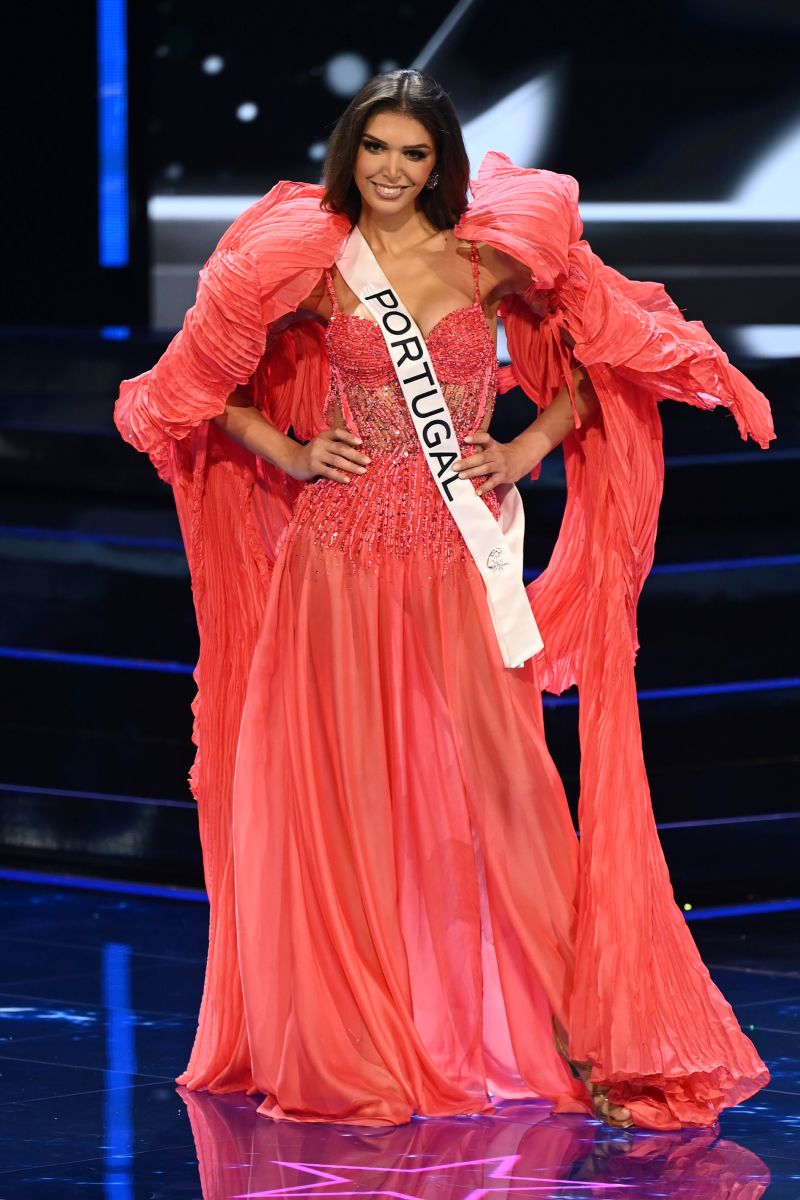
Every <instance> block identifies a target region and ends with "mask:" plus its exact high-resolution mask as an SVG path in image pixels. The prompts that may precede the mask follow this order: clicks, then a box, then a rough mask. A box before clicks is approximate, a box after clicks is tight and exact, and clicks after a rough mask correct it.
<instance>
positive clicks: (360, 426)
mask: <svg viewBox="0 0 800 1200" xmlns="http://www.w3.org/2000/svg"><path fill="white" fill-rule="evenodd" d="M467 167H468V164H467V158H466V154H465V151H464V147H463V141H462V138H461V133H460V129H459V126H458V122H457V118H456V116H455V113H454V111H453V109H452V106H451V104H450V102H449V100H448V99H447V97H446V96H445V95H444V93H443V92H442V91H441V89H440V88H439V87H438V85H437V84H436V83H435V82H434V81H433V80H431V79H429V78H428V77H426V76H423V75H421V74H419V73H418V72H415V71H397V72H392V73H391V74H389V75H385V76H378V77H377V78H375V79H373V80H372V81H371V82H370V83H368V84H367V85H366V86H365V88H364V89H362V91H361V92H360V93H359V94H358V95H357V96H356V97H355V98H354V100H353V101H352V103H351V104H350V106H349V107H348V109H347V111H346V112H345V113H344V114H343V116H342V118H341V119H340V121H339V123H338V125H337V127H336V129H335V131H334V133H333V136H332V138H331V141H330V148H329V153H328V159H327V162H326V188H325V189H324V190H323V189H322V188H318V187H311V186H309V185H304V184H279V185H278V186H277V188H275V189H273V191H272V192H271V193H269V194H268V195H267V196H266V197H264V198H263V199H262V200H260V201H259V202H258V203H257V204H255V205H253V206H252V207H251V208H250V209H248V210H247V211H246V212H245V213H244V214H242V216H241V217H240V218H239V219H238V220H237V221H236V222H234V225H233V226H232V227H231V229H230V230H228V232H227V233H226V234H225V235H224V237H223V238H222V240H221V242H220V244H219V246H218V247H217V250H216V251H215V253H214V255H212V258H211V259H210V260H209V262H208V263H207V264H206V266H205V268H204V270H203V272H201V277H200V286H199V289H198V297H197V303H196V304H195V306H194V308H193V309H192V310H190V312H189V313H188V314H187V318H186V321H185V323H184V327H183V330H182V331H181V333H179V334H178V335H177V336H176V338H175V339H174V341H173V342H172V343H171V345H170V347H169V348H168V349H167V351H166V352H165V354H164V355H163V356H162V358H161V359H160V360H159V362H158V363H157V364H156V365H155V367H154V368H153V369H152V370H151V371H149V372H146V373H145V374H144V375H142V376H139V377H138V378H137V379H134V380H127V381H124V382H123V385H122V389H121V393H120V398H119V401H118V404H117V409H116V419H117V424H118V426H119V428H120V431H121V432H122V433H123V436H125V437H126V438H127V439H128V440H129V441H131V442H132V443H133V444H134V445H136V446H137V448H139V449H141V450H144V451H146V452H147V453H149V455H150V457H151V459H152V461H153V462H154V463H155V465H156V466H157V468H158V470H159V473H160V474H161V476H162V478H164V479H165V480H167V481H168V482H170V483H171V485H172V487H173V489H174V492H175V497H176V503H177V507H178V513H179V516H180V520H181V526H182V530H183V534H184V539H185V542H186V546H187V554H188V557H189V562H190V566H191V569H192V581H193V592H194V598H195V604H196V608H197V616H198V625H199V629H200V634H201V654H200V660H199V663H198V669H197V673H196V679H197V682H198V695H197V697H196V700H195V704H194V712H195V718H196V719H195V735H194V736H195V741H196V743H197V745H198V754H197V758H196V761H195V765H194V768H193V771H192V786H193V791H194V794H195V796H196V797H197V799H198V803H199V806H200V821H201V836H202V841H203V851H204V865H205V871H206V881H207V887H208V891H209V897H210V901H211V925H210V936H209V960H208V967H207V976H206V986H205V990H204V997H203V1004H202V1008H201V1014H200V1024H199V1029H198V1034H197V1038H196V1041H195V1046H194V1050H193V1053H192V1058H191V1061H190V1063H189V1067H188V1069H187V1071H186V1072H185V1074H184V1075H182V1076H181V1077H180V1079H179V1082H181V1083H185V1084H186V1085H187V1086H188V1087H190V1088H193V1089H201V1088H202V1089H209V1090H211V1091H216V1092H224V1091H234V1090H239V1089H248V1090H250V1091H254V1092H259V1093H263V1094H264V1095H265V1097H266V1098H265V1100H264V1101H263V1103H262V1104H261V1106H260V1108H259V1111H260V1112H262V1113H264V1114H266V1115H269V1116H272V1117H274V1118H278V1119H290V1120H299V1121H308V1120H311V1121H314V1120H316V1121H320V1120H321V1121H336V1122H347V1123H355V1124H366V1125H380V1124H397V1123H400V1122H404V1121H407V1120H408V1119H409V1118H410V1117H411V1116H412V1115H414V1114H415V1113H416V1114H420V1115H427V1116H436V1115H453V1114H465V1113H477V1112H489V1111H491V1110H492V1100H498V1099H502V1098H507V1097H515V1098H524V1097H535V1096H538V1097H543V1098H545V1099H547V1100H548V1101H550V1103H551V1104H552V1106H553V1107H554V1109H555V1110H556V1111H561V1112H569V1111H578V1112H582V1111H592V1107H593V1106H594V1110H595V1111H596V1112H597V1113H598V1115H600V1116H601V1117H602V1118H603V1119H604V1120H606V1121H607V1122H609V1123H610V1124H618V1125H630V1124H636V1125H640V1126H643V1127H650V1128H662V1129H669V1128H673V1129H674V1128H680V1127H682V1126H683V1125H708V1124H711V1123H712V1122H713V1121H714V1120H715V1119H716V1117H717V1115H718V1113H719V1111H720V1110H721V1109H722V1108H724V1107H726V1106H728V1105H730V1104H735V1103H737V1102H738V1101H740V1100H742V1099H744V1098H746V1097H747V1096H749V1095H752V1094H753V1092H755V1091H756V1090H757V1089H758V1088H760V1087H762V1086H763V1085H764V1084H765V1083H766V1082H767V1080H768V1073H767V1070H766V1067H765V1066H764V1064H763V1062H762V1061H761V1059H760V1058H759V1057H758V1055H757V1053H756V1051H755V1049H754V1048H753V1046H752V1044H751V1043H750V1042H749V1040H748V1039H747V1038H746V1037H745V1036H744V1034H743V1033H742V1032H741V1030H740V1029H739V1026H738V1024H737V1022H736V1019H735V1017H734V1015H733V1013H732V1011H731V1009H730V1007H729V1006H728V1005H727V1003H726V1001H725V1000H724V998H723V997H722V996H721V995H720V993H719V991H718V990H717V989H716V987H715V986H714V984H713V983H712V981H711V979H710V977H709V975H708V972H707V970H706V969H705V967H704V966H703V964H702V962H701V961H700V958H699V956H698V954H697V950H696V948H695V946H694V942H693V941H692V939H691V936H690V934H689V932H688V929H687V927H686V924H685V922H684V920H683V917H682V915H681V914H680V912H679V910H678V909H677V907H676V905H675V903H674V899H673V896H672V891H671V888H670V885H669V879H668V875H667V871H666V866H665V864H664V859H663V855H662V854H661V850H660V846H659V844H658V838H657V835H656V832H655V826H654V823H653V818H652V811H651V806H650V802H649V793H648V789H647V780H646V776H645V773H644V767H643V764H642V761H641V744H640V739H639V726H638V713H637V709H636V692H635V686H634V681H633V661H634V657H635V651H636V648H637V643H636V634H635V606H636V600H637V598H638V594H639V591H640V590H641V586H642V584H643V582H644V578H645V577H646V575H647V572H648V570H649V567H650V564H651V562H652V554H653V543H654V538H655V528H656V517H657V510H658V502H659V498H660V491H661V479H662V475H663V457H662V454H661V448H660V438H659V434H660V428H659V422H658V412H657V401H658V400H659V399H660V398H662V397H665V396H670V397H673V398H676V399H681V400H685V401H687V402H689V403H694V404H696V405H699V406H701V407H707V408H710V407H716V406H718V405H723V406H725V407H727V408H728V409H730V410H731V411H732V412H733V413H734V415H735V416H736V419H737V422H738V424H739V427H740V430H741V431H742V434H743V436H746V435H747V434H748V433H750V434H751V435H752V436H753V437H755V438H756V440H758V441H759V442H760V443H761V444H762V445H764V446H766V445H767V444H768V443H769V441H770V439H771V438H772V437H773V436H774V435H773V433H772V427H771V422H770V416H769V407H768V405H767V402H766V399H765V398H764V397H763V396H762V395H761V394H760V393H759V392H757V391H756V389H755V388H753V387H752V385H751V384H750V383H749V382H748V381H747V380H746V379H744V377H743V376H741V374H740V373H739V372H737V371H736V370H735V369H734V368H733V367H731V366H730V364H729V363H728V361H727V359H726V357H725V355H724V354H723V353H722V351H721V350H720V348H719V347H718V346H716V344H715V343H714V342H713V341H712V340H711V339H710V337H709V336H708V334H707V332H706V331H705V330H704V329H703V327H702V326H701V325H700V324H699V323H697V322H695V323H692V324H687V323H686V322H684V321H683V318H682V317H681V315H680V313H679V311H678V310H677V309H676V307H675V306H674V304H672V302H671V300H670V299H669V297H667V296H666V294H665V292H664V290H663V288H661V287H660V286H659V285H654V284H641V283H633V282H631V281H629V280H626V279H624V277H622V276H619V275H618V274H617V273H616V272H613V271H611V270H610V269H609V268H607V267H605V266H604V265H603V264H602V263H600V261H599V260H598V259H597V258H596V256H594V255H593V254H592V252H591V250H590V249H589V247H588V245H587V243H586V242H585V241H581V240H579V239H580V232H581V224H580V218H579V216H578V211H577V186H576V185H575V181H574V180H572V179H571V178H570V177H569V176H562V175H555V174H553V173H551V172H546V171H523V170H520V169H518V168H516V167H514V166H513V164H511V163H510V161H509V160H508V159H506V158H505V157H504V156H502V155H497V154H492V155H488V156H487V159H486V160H484V163H483V165H482V167H481V171H480V172H479V174H478V178H477V180H475V181H473V184H472V191H473V201H472V203H471V204H470V205H467V198H466V188H467V181H468V171H467ZM359 237H363V239H365V241H366V244H367V246H368V247H369V249H370V250H371V251H372V254H373V255H374V259H373V260H372V261H373V262H375V263H377V269H378V270H379V271H382V273H383V275H384V276H385V277H386V280H387V281H388V283H389V284H391V287H392V288H393V289H394V290H395V291H396V293H397V295H398V296H399V297H400V300H401V302H404V304H405V307H406V309H407V311H408V313H409V314H410V315H411V317H412V318H413V320H414V321H416V324H417V326H418V329H419V332H420V334H421V336H422V338H424V341H425V343H426V344H427V350H428V352H429V355H430V361H431V363H432V368H433V369H434V371H435V375H436V376H437V377H438V379H439V382H440V384H441V395H442V396H443V398H444V400H445V402H446V405H447V408H448V409H449V413H450V417H451V419H452V423H453V425H454V427H455V432H456V434H457V436H458V441H459V445H461V446H463V448H464V449H463V454H462V455H461V456H460V458H458V459H457V460H456V461H455V462H452V463H451V464H450V465H451V467H452V471H453V474H454V475H456V476H457V477H458V478H459V479H462V480H469V481H470V483H471V486H472V488H473V489H474V491H475V492H476V493H477V496H478V497H480V503H481V504H482V505H485V506H486V507H487V508H488V510H489V511H490V512H491V513H492V516H493V517H494V518H495V521H496V522H498V524H499V523H500V521H501V516H502V512H501V505H500V501H499V498H498V490H497V489H500V492H501V493H503V492H506V491H507V489H508V488H509V487H510V486H511V485H513V483H514V482H515V481H517V480H519V479H521V478H522V476H523V475H525V474H527V473H533V474H535V473H536V471H537V469H538V465H539V463H540V462H541V460H542V458H543V457H544V455H545V454H546V453H548V452H549V451H550V450H551V449H552V448H553V447H554V446H556V445H558V444H560V443H562V442H563V443H564V453H565V462H566V471H567V483H568V501H567V508H566V511H565V516H564V521H563V524H562V529H561V532H560V535H559V539H558V542H557V545H556V547H555V549H554V552H553V556H552V558H551V561H550V564H549V566H548V569H547V571H545V572H544V574H543V575H542V576H541V577H540V578H539V579H538V580H537V581H536V584H534V585H532V586H531V587H530V588H529V589H528V597H529V599H530V601H531V604H532V608H533V612H534V615H535V618H536V622H537V623H538V627H539V629H540V630H541V634H542V637H543V641H544V649H543V650H542V651H541V653H540V654H537V655H534V656H531V655H530V654H526V656H525V661H524V662H523V663H522V665H517V664H514V665H507V660H506V659H505V657H504V655H503V654H502V653H501V639H500V636H499V633H496V627H495V625H494V612H493V610H492V609H491V605H490V604H489V592H488V587H489V584H487V583H486V582H485V579H484V576H482V574H481V573H480V571H479V569H478V565H477V563H476V561H474V560H473V558H472V557H471V555H470V553H469V551H468V547H467V544H466V541H465V538H464V537H462V534H461V532H460V530H459V528H458V527H457V526H456V524H455V522H454V520H453V517H452V515H451V512H449V511H448V510H447V507H446V505H445V503H444V500H443V496H442V494H441V491H440V487H439V484H438V483H437V481H436V479H435V478H434V474H433V473H432V469H429V461H428V460H426V458H425V456H424V455H423V453H422V443H421V442H420V441H419V440H418V437H417V432H416V430H415V426H414V424H413V423H412V420H411V415H410V411H409V409H408V408H407V407H406V403H405V400H404V396H403V392H402V391H401V387H400V383H399V378H400V377H399V376H398V374H396V373H395V367H394V364H393V360H392V357H391V355H390V351H391V345H390V342H384V340H383V337H382V334H381V329H380V328H379V326H378V325H377V324H376V323H375V321H374V319H373V315H374V314H373V310H372V309H371V308H370V307H369V305H368V299H369V298H368V296H367V291H368V290H369V289H365V290H364V291H363V292H362V290H361V289H359V294H358V295H357V294H356V293H355V292H354V291H353V290H352V288H351V287H350V286H349V284H348V283H347V282H345V277H344V274H343V270H344V269H345V263H348V262H349V259H348V256H347V254H346V253H345V251H346V250H347V248H348V247H350V246H352V245H354V244H356V242H355V240H353V239H358V238H359ZM348 269H349V268H348ZM376 277H377V276H376ZM350 282H353V280H352V279H351V280H350ZM356 286H357V285H356ZM360 295H363V296H364V302H363V303H360V302H359V297H360ZM498 311H499V312H500V314H501V315H502V316H503V319H504V323H505V327H506V332H507V337H508V342H509V348H510V351H511V356H512V359H513V361H514V368H513V371H514V373H511V372H509V371H506V372H505V374H504V376H503V377H502V379H501V384H502V386H503V387H507V386H511V384H512V383H513V382H514V381H515V380H516V379H518V380H519V381H520V382H521V383H522V385H523V386H524V388H525V390H526V391H527V392H528V394H529V395H530V396H531V397H532V398H534V399H535V400H536V401H537V403H538V404H539V405H540V407H541V408H542V411H541V413H540V415H539V416H538V417H537V419H536V420H535V421H534V422H533V423H532V424H531V425H530V426H529V428H528V429H526V430H525V431H524V432H523V433H522V434H521V435H520V436H519V437H517V438H515V439H514V440H513V441H512V442H511V443H509V444H502V443H499V442H497V441H495V440H494V439H493V438H492V437H491V435H490V434H489V433H488V430H487V427H488V424H489V421H490V419H491V415H492V409H493V404H494V398H495V392H496V388H497V383H498V373H497V363H496V356H495V351H494V338H495V325H496V318H497V314H498ZM290 428H291V430H292V431H293V434H294V437H291V436H288V430H289V429H290ZM461 490H462V491H463V488H462V489H461ZM574 682H577V683H578V684H579V690H580V735H581V754H582V764H581V783H582V790H581V808H580V821H581V839H580V844H578V841H577V839H576V837H575V834H574V831H573V829H572V825H571V821H570V817H569V812H568V808H567V803H566V799H565V796H564V791H563V787H562V785H561V781H560V779H559V777H558V774H557V772H556V769H555V767H554V765H553V762H552V760H551V758H550V756H549V754H548V752H547V748H546V745H545V740H544V731H543V724H542V711H541V696H540V692H541V689H542V688H543V687H547V688H549V689H550V690H552V691H561V690H563V689H564V688H565V687H568V686H570V685H571V684H572V683H574Z"/></svg>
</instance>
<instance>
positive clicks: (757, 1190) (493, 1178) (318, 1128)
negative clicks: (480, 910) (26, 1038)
mask: <svg viewBox="0 0 800 1200" xmlns="http://www.w3.org/2000/svg"><path fill="white" fill-rule="evenodd" d="M176 1090H177V1092H178V1094H179V1095H180V1096H181V1097H182V1099H183V1101H184V1103H185V1104H186V1106H187V1108H188V1112H189V1119H190V1122H191V1126H192V1133H193V1135H194V1140H195V1146H196V1149H197V1157H198V1162H199V1168H200V1182H201V1187H202V1192H203V1200H228V1198H229V1197H257V1196H314V1197H319V1196H332V1195H335V1196H351V1195H354V1194H358V1195H362V1196H369V1195H382V1196H393V1197H402V1198H406V1197H408V1198H412V1197H414V1198H416V1197H420V1196H425V1195H431V1194H432V1192H433V1191H434V1190H435V1194H436V1196H437V1197H438V1198H440V1200H456V1198H457V1197H458V1198H459V1200H461V1198H464V1200H466V1198H467V1197H469V1198H470V1200H477V1198H479V1197H484V1196H487V1195H489V1194H491V1195H492V1196H493V1197H495V1196H499V1197H503V1196H505V1195H506V1194H507V1193H511V1192H520V1191H523V1192H524V1193H525V1194H526V1195H543V1196H547V1197H553V1198H554V1200H555V1198H558V1200H572V1198H573V1197H585V1196H587V1195H592V1196H595V1197H612V1196H626V1197H627V1196H630V1197H636V1198H639V1197H641V1198H644V1197H650V1196H652V1197H656V1196H669V1197H670V1198H671V1200H734V1198H735V1200H758V1197H760V1196H763V1195H764V1193H765V1192H766V1190H767V1188H768V1187H769V1184H770V1172H769V1170H768V1169H767V1167H766V1165H765V1164H764V1163H763V1162H762V1161H761V1159H760V1158H758V1156H757V1155H755V1154H753V1153H752V1152H751V1151H750V1150H746V1149H745V1148H744V1147H743V1146H739V1145H737V1144H736V1143H735V1142H732V1141H730V1140H728V1139H725V1138H721V1137H720V1136H719V1130H718V1128H716V1129H715V1128H711V1129H704V1130H682V1131H680V1132H678V1133H659V1134H656V1133H648V1132H645V1131H636V1132H635V1133H633V1134H629V1133H623V1132H620V1131H617V1130H610V1129H606V1128H604V1127H603V1126H600V1125H598V1123H597V1122H595V1121H591V1120H585V1119H583V1118H582V1117H579V1116H572V1115H570V1116H552V1117H551V1116H549V1109H548V1108H547V1107H545V1106H542V1105H541V1104H538V1103H535V1102H530V1101H528V1102H515V1101H509V1102H506V1103H503V1104H501V1105H499V1106H498V1111H497V1113H496V1114H495V1115H492V1116H488V1117H481V1116H478V1117H452V1118H438V1119H436V1120H425V1119H418V1118H414V1119H412V1120H411V1121H410V1122H408V1123H407V1124H405V1125H400V1126H397V1127H396V1128H388V1129H387V1128H379V1129H368V1128H363V1129H354V1127H353V1126H352V1125H350V1126H345V1125H339V1126H336V1125H326V1124H312V1123H308V1124H306V1123H297V1122H291V1121H273V1120H270V1119H269V1118H265V1117H263V1116H258V1115H257V1114H256V1108H257V1107H258V1104H259V1102H260V1098H256V1097H254V1096H246V1095H244V1094H243V1093H235V1094H231V1095H227V1096H212V1095H209V1094H208V1093H201V1092H190V1091H187V1089H186V1088H178V1089H176Z"/></svg>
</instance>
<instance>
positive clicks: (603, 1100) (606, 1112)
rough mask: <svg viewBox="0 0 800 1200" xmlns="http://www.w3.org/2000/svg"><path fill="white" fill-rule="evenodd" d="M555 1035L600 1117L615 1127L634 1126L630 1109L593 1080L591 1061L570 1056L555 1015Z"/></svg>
mask: <svg viewBox="0 0 800 1200" xmlns="http://www.w3.org/2000/svg"><path fill="white" fill-rule="evenodd" d="M553 1037H554V1039H555V1043H556V1048H557V1049H558V1052H559V1054H560V1055H561V1057H562V1058H563V1059H564V1061H565V1062H566V1064H567V1066H568V1067H569V1069H570V1071H571V1072H572V1074H573V1075H574V1077H575V1078H576V1079H580V1080H581V1082H582V1083H583V1084H584V1086H585V1087H586V1090H587V1091H588V1093H589V1095H590V1096H591V1098H592V1106H593V1107H594V1111H595V1113H596V1114H597V1116H598V1117H600V1119H601V1120H602V1121H605V1123H606V1125H611V1126H612V1127H613V1128H614V1129H630V1128H631V1127H632V1126H633V1123H634V1122H633V1117H632V1116H631V1112H630V1109H628V1108H626V1107H625V1105H624V1104H612V1103H611V1101H610V1100H609V1098H608V1088H601V1087H599V1086H598V1085H597V1084H596V1083H592V1081H591V1078H590V1076H591V1072H592V1064H591V1063H589V1062H575V1061H574V1060H573V1059H571V1058H570V1056H569V1047H568V1046H567V1044H566V1042H565V1041H564V1037H563V1035H562V1033H561V1030H560V1029H559V1027H558V1025H557V1024H556V1019H555V1016H554V1017H553ZM615 1112H617V1113H627V1114H628V1116H627V1117H619V1116H614V1113H615Z"/></svg>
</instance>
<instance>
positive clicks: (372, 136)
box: [361, 130, 432, 150]
mask: <svg viewBox="0 0 800 1200" xmlns="http://www.w3.org/2000/svg"><path fill="white" fill-rule="evenodd" d="M361 136H362V137H365V138H368V139H369V140H370V141H371V142H377V143H378V145H379V146H385V145H386V144H387V143H386V142H384V141H382V140H381V139H380V138H379V137H375V134H374V133H367V131H366V130H364V132H363V134H362V135H361ZM402 149H403V150H430V149H432V147H431V146H430V145H429V144H428V142H417V143H416V144H415V145H413V146H403V147H402Z"/></svg>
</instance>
